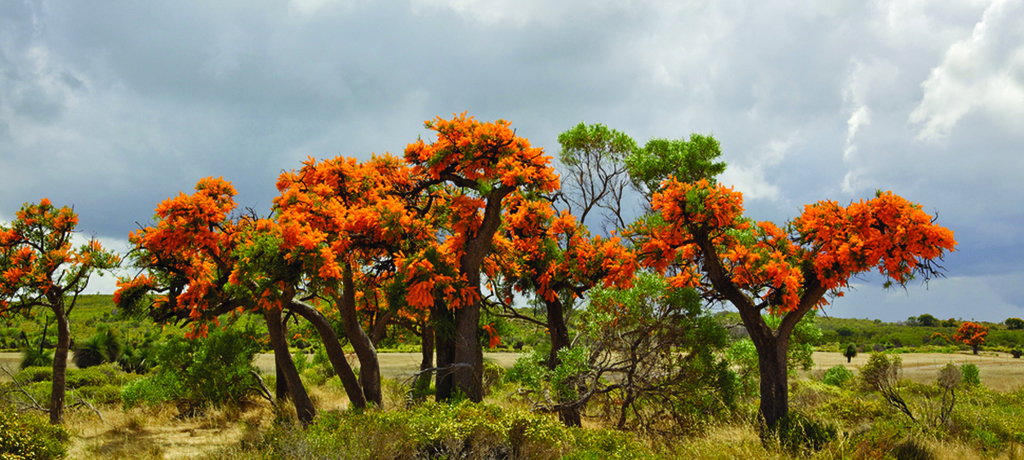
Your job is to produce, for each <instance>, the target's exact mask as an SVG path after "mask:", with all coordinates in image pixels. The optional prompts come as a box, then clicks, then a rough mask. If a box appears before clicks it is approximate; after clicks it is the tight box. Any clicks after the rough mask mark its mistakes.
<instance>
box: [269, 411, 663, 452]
mask: <svg viewBox="0 0 1024 460" xmlns="http://www.w3.org/2000/svg"><path fill="white" fill-rule="evenodd" d="M258 449H259V450H261V451H262V453H263V456H264V457H266V458H283V459H297V458H530V459H557V458H567V459H626V458H649V457H650V455H651V454H650V451H649V450H648V448H647V447H646V446H645V445H644V444H642V443H641V442H639V441H638V440H637V439H636V438H635V437H634V436H633V435H632V434H630V433H626V432H620V431H616V430H605V429H580V428H566V427H565V426H563V425H562V424H561V423H559V422H558V420H557V419H555V418H554V417H551V416H548V415H542V414H535V413H531V412H527V411H523V410H519V409H509V408H507V407H502V406H498V405H493V404H486V403H484V404H480V403H471V402H467V401H463V402H459V403H455V404H443V403H425V404H422V405H417V406H414V407H412V408H410V409H408V410H399V411H366V412H363V413H355V412H346V413H342V414H337V413H325V414H321V416H320V417H318V418H317V420H316V422H314V424H313V425H311V426H310V427H309V428H308V430H306V431H302V430H300V429H298V428H297V427H294V426H292V425H277V426H275V427H274V428H272V429H271V430H269V431H268V432H267V434H266V436H265V437H264V440H263V444H262V445H261V446H258Z"/></svg>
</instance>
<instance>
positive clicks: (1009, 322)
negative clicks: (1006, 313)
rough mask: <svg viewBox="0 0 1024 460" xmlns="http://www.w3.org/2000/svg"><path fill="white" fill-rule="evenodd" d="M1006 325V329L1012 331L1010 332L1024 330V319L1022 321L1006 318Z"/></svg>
mask: <svg viewBox="0 0 1024 460" xmlns="http://www.w3.org/2000/svg"><path fill="white" fill-rule="evenodd" d="M1004 324H1006V328H1007V329H1010V330H1020V329H1024V319H1020V318H1006V321H1005V322H1004Z"/></svg>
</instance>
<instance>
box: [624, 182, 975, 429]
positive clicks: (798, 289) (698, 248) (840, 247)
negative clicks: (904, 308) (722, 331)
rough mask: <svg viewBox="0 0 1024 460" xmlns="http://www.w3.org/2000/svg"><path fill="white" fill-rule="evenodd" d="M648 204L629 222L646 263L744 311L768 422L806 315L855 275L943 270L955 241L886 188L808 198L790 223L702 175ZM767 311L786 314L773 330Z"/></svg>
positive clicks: (904, 279)
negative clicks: (850, 198) (751, 208)
mask: <svg viewBox="0 0 1024 460" xmlns="http://www.w3.org/2000/svg"><path fill="white" fill-rule="evenodd" d="M652 207H653V209H654V210H655V211H656V212H657V213H656V214H654V215H652V216H649V217H648V218H646V219H645V220H643V221H641V222H639V223H638V224H636V225H635V226H634V227H633V228H632V232H633V233H634V234H635V235H636V237H637V241H638V244H639V249H640V258H641V260H642V261H643V263H644V264H645V265H647V266H649V267H653V268H655V269H657V270H658V271H661V272H666V271H667V270H668V271H670V277H669V283H670V284H671V285H672V286H674V287H677V288H685V287H691V288H695V289H697V290H699V291H700V292H701V293H702V294H703V296H704V298H705V299H707V300H710V301H721V302H726V301H727V302H729V303H731V304H732V305H733V306H734V307H736V309H737V310H739V313H740V317H741V318H742V320H743V324H744V326H745V327H746V329H747V332H748V333H749V334H750V338H751V340H752V341H753V342H754V346H755V347H756V349H757V352H758V362H759V368H760V375H761V384H760V389H761V404H760V414H761V416H762V417H763V418H764V420H765V422H766V426H767V427H770V428H773V427H774V426H775V425H776V422H777V421H778V420H779V419H780V418H782V417H785V416H786V415H787V414H788V407H789V403H788V384H787V380H786V365H787V364H786V352H787V350H788V348H789V339H790V334H791V333H792V332H793V329H794V328H795V327H796V324H797V323H798V322H799V321H800V319H801V318H803V316H804V315H806V314H807V313H808V312H809V311H811V309H813V308H816V307H821V306H824V305H826V304H827V303H828V299H829V297H827V296H831V297H838V296H841V295H842V293H843V290H844V289H845V288H847V287H848V282H849V279H850V277H852V276H854V275H857V274H859V273H865V272H868V271H871V270H877V271H878V272H879V273H880V274H882V275H883V276H885V277H886V278H887V282H886V285H887V286H888V285H891V284H893V283H895V284H899V285H901V286H902V285H905V284H906V283H908V282H910V281H911V280H913V279H915V278H916V277H920V278H922V279H923V280H925V281H927V280H928V279H930V278H931V277H933V276H937V275H941V269H942V268H941V266H939V265H937V264H936V261H937V260H941V259H942V257H943V255H944V254H945V253H946V252H947V251H953V250H954V247H955V245H956V242H955V241H954V239H953V232H951V231H950V230H948V229H946V228H943V227H940V226H938V225H935V224H934V222H933V219H932V217H931V216H929V215H928V214H926V213H925V212H924V211H922V210H921V206H920V205H918V204H915V203H911V202H909V201H907V200H905V199H903V198H901V197H899V196H896V195H894V194H892V193H890V192H884V193H883V192H879V193H878V194H876V196H875V198H873V199H871V200H866V201H864V200H862V201H858V202H854V203H851V204H850V205H848V206H841V205H840V204H838V203H836V202H834V201H827V200H826V201H820V202H818V203H815V204H812V205H807V206H806V207H805V208H804V212H803V213H802V214H801V215H800V216H798V217H797V218H795V219H793V220H792V221H791V222H789V223H788V224H787V225H786V226H784V229H785V230H784V229H783V228H780V227H779V226H776V225H775V224H773V223H771V222H755V221H752V220H750V219H747V218H745V217H743V215H742V214H743V199H742V195H741V194H740V193H739V192H736V191H735V190H733V189H732V188H729V187H725V186H722V185H716V184H714V183H713V182H709V181H708V180H706V179H702V180H700V181H698V182H692V183H687V182H680V181H677V180H675V179H670V180H668V181H666V182H665V183H664V184H663V185H662V187H661V189H660V190H659V191H658V192H657V193H655V194H654V195H653V200H652ZM763 312H768V313H771V314H773V315H778V316H781V321H780V322H779V325H778V327H777V328H775V329H773V328H771V327H769V325H768V324H766V322H765V320H764V318H763V317H762V313H763Z"/></svg>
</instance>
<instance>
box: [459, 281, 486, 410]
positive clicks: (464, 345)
mask: <svg viewBox="0 0 1024 460" xmlns="http://www.w3.org/2000/svg"><path fill="white" fill-rule="evenodd" d="M472 285H473V286H477V285H479V284H478V283H477V284H472ZM479 325H480V304H479V303H478V302H477V303H474V304H473V305H467V306H464V307H462V308H460V309H458V310H456V311H455V334H456V335H455V344H454V345H455V359H454V361H455V363H457V364H468V366H460V367H457V368H455V372H453V373H452V383H453V385H454V386H455V388H456V389H458V390H459V391H461V392H462V393H463V394H464V395H465V396H466V397H467V398H469V399H470V400H471V401H473V402H480V401H483V397H484V395H483V382H482V381H481V379H480V378H479V377H478V376H479V375H482V374H481V372H480V371H482V370H483V360H482V359H480V358H481V356H480V352H481V348H480V336H479V334H478V333H477V332H478V331H477V329H478V328H479Z"/></svg>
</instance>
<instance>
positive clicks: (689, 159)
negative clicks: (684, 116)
mask: <svg viewBox="0 0 1024 460" xmlns="http://www.w3.org/2000/svg"><path fill="white" fill-rule="evenodd" d="M721 155H722V148H721V145H720V144H719V143H718V141H717V140H716V139H715V138H714V137H712V136H710V135H708V136H704V135H700V134H691V135H690V140H689V141H686V140H683V139H651V140H650V141H648V142H647V144H645V145H644V148H643V149H639V150H637V151H634V152H633V153H632V154H630V155H629V156H627V157H626V168H627V169H628V170H629V177H630V179H631V180H632V181H633V185H634V186H635V187H636V188H637V190H640V192H641V193H644V194H645V195H646V196H647V197H648V199H649V198H650V197H651V196H652V195H653V194H654V192H656V191H658V189H659V187H660V186H661V182H662V181H664V180H665V179H667V178H669V177H670V176H674V177H675V178H676V179H677V180H679V181H681V182H697V181H699V180H701V179H708V180H709V181H712V182H714V180H715V177H716V176H718V175H719V174H721V173H722V172H723V171H725V166H726V164H725V163H724V162H716V161H715V160H716V159H718V157H720V156H721Z"/></svg>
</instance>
